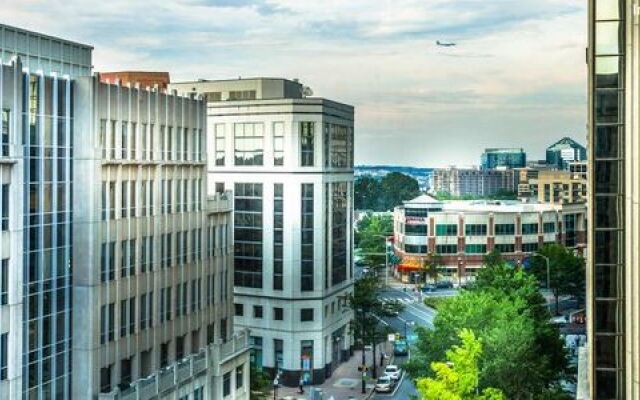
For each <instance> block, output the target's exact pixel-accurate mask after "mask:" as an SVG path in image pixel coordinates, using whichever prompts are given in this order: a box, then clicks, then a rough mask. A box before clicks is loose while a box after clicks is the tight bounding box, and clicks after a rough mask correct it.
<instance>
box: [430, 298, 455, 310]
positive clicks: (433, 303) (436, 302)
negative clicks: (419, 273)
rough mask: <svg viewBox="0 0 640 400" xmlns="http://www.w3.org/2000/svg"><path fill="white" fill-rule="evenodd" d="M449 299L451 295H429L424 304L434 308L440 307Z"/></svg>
mask: <svg viewBox="0 0 640 400" xmlns="http://www.w3.org/2000/svg"><path fill="white" fill-rule="evenodd" d="M447 300H449V297H432V296H428V297H426V298H425V299H424V305H425V306H427V307H431V308H434V309H436V310H437V309H438V308H439V307H441V306H442V304H443V303H444V302H445V301H447Z"/></svg>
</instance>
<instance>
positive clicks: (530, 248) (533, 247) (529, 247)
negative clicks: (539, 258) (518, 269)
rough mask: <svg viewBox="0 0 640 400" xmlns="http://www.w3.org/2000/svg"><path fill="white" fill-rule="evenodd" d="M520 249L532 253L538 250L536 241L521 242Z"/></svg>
mask: <svg viewBox="0 0 640 400" xmlns="http://www.w3.org/2000/svg"><path fill="white" fill-rule="evenodd" d="M522 251H523V252H525V253H534V252H536V251H538V242H535V243H522Z"/></svg>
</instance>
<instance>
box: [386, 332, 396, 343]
mask: <svg viewBox="0 0 640 400" xmlns="http://www.w3.org/2000/svg"><path fill="white" fill-rule="evenodd" d="M387 340H388V341H390V342H395V341H396V335H395V333H390V334H389V336H388V337H387Z"/></svg>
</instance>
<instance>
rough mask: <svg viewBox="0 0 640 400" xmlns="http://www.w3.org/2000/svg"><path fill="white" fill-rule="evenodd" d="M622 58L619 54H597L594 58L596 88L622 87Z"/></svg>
mask: <svg viewBox="0 0 640 400" xmlns="http://www.w3.org/2000/svg"><path fill="white" fill-rule="evenodd" d="M623 60H624V58H622V57H619V56H598V57H596V58H595V86H596V88H598V89H618V88H622V87H623V82H622V74H621V73H620V71H622V70H623V68H624V65H623Z"/></svg>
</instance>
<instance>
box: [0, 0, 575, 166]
mask: <svg viewBox="0 0 640 400" xmlns="http://www.w3.org/2000/svg"><path fill="white" fill-rule="evenodd" d="M586 3H587V2H586V1H584V0H393V1H392V0H173V1H168V0H155V1H138V0H110V1H104V0H3V1H2V13H0V23H5V24H8V25H15V26H19V27H22V28H25V29H30V30H35V31H39V32H43V33H47V34H50V35H54V36H60V37H63V38H66V39H70V40H75V41H79V42H83V43H87V44H91V45H93V46H94V47H95V50H94V66H95V69H96V71H110V70H160V71H168V72H170V74H171V79H172V80H173V81H181V80H193V79H199V78H207V79H227V78H236V77H239V76H242V77H253V76H275V77H285V78H290V79H292V78H298V79H300V81H301V82H302V83H303V84H305V85H307V86H309V87H311V88H312V90H313V92H314V95H315V96H319V97H325V98H329V99H332V100H336V101H340V102H344V103H348V104H352V105H354V106H355V113H356V120H355V121H356V122H355V124H356V127H355V136H356V139H355V146H356V148H355V157H356V160H355V161H356V163H357V164H401V165H412V166H428V167H442V166H447V165H454V164H455V165H472V164H478V163H479V159H480V154H481V153H482V151H483V149H484V148H486V147H523V148H524V149H525V150H526V151H527V152H528V157H529V159H539V158H543V157H544V149H545V148H546V147H547V146H548V145H550V144H552V143H553V142H555V141H556V140H558V139H560V138H562V137H564V136H569V137H572V138H574V139H576V140H578V141H579V142H581V143H583V144H584V143H585V138H586V118H587V115H586V114H587V95H586V93H587V89H586V83H587V71H586V63H585V47H586V41H587V16H586ZM437 40H440V41H452V42H455V43H457V46H455V47H447V48H445V47H440V46H437V45H436V41H437Z"/></svg>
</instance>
